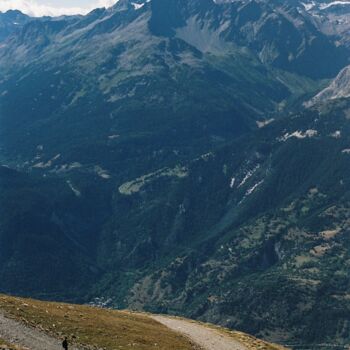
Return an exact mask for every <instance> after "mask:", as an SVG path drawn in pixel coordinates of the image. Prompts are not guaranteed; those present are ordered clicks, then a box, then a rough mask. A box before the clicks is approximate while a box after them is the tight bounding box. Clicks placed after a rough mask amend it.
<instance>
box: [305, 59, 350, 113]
mask: <svg viewBox="0 0 350 350" xmlns="http://www.w3.org/2000/svg"><path fill="white" fill-rule="evenodd" d="M347 97H350V66H347V67H345V68H344V69H342V70H341V72H340V73H339V74H338V75H337V77H336V78H335V79H334V80H333V81H332V82H331V84H330V85H329V86H328V87H326V88H325V89H324V90H322V91H321V92H320V93H318V94H317V95H316V96H315V97H314V98H312V99H311V100H310V101H308V102H307V103H306V104H305V105H306V106H307V107H311V106H314V105H315V104H318V103H323V102H327V101H330V100H335V99H338V98H347Z"/></svg>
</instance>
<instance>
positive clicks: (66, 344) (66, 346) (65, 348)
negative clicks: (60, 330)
mask: <svg viewBox="0 0 350 350" xmlns="http://www.w3.org/2000/svg"><path fill="white" fill-rule="evenodd" d="M62 348H63V349H64V350H68V340H67V337H65V338H64V340H63V342H62Z"/></svg>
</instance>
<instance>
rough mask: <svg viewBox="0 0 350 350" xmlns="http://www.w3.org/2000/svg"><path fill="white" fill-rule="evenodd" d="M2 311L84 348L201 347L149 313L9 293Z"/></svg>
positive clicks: (190, 349)
mask: <svg viewBox="0 0 350 350" xmlns="http://www.w3.org/2000/svg"><path fill="white" fill-rule="evenodd" d="M0 310H1V311H2V312H4V314H5V315H6V316H8V317H11V318H13V319H15V320H18V321H20V322H22V323H24V324H26V325H28V326H30V327H33V328H36V329H38V330H40V331H43V332H45V333H47V334H49V335H51V336H53V337H55V338H57V339H61V338H62V337H63V336H67V337H68V338H69V339H70V342H71V343H73V344H75V345H77V346H79V347H82V348H84V349H104V350H117V349H118V350H119V349H130V347H132V348H134V349H139V350H143V349H144V350H146V349H147V350H150V349H161V350H179V349H181V350H198V347H196V345H195V344H193V343H191V342H190V340H188V339H187V338H185V337H183V336H181V335H180V334H178V333H176V332H173V331H171V330H169V329H168V328H167V327H165V326H163V325H161V324H159V323H158V322H156V321H154V320H152V319H150V318H149V317H147V316H146V315H140V314H134V313H130V312H124V311H115V310H106V309H97V308H93V307H89V306H80V305H69V304H64V303H52V302H43V301H37V300H32V299H22V298H14V297H9V296H5V295H0ZM11 350H12V348H11Z"/></svg>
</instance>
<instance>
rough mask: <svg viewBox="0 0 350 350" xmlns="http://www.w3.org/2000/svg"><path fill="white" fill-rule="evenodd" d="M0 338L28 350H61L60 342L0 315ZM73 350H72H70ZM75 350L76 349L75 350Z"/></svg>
mask: <svg viewBox="0 0 350 350" xmlns="http://www.w3.org/2000/svg"><path fill="white" fill-rule="evenodd" d="M0 338H2V339H4V340H5V341H7V342H9V343H11V344H15V345H19V346H21V347H23V348H27V349H30V350H62V345H61V341H60V340H57V339H55V338H51V337H49V336H48V335H46V334H44V333H42V332H40V331H38V330H36V329H33V328H30V327H26V326H25V325H23V324H21V323H20V322H17V321H15V320H12V319H9V318H7V317H5V316H4V315H3V314H1V313H0ZM72 350H74V349H72ZM75 350H76V349H75Z"/></svg>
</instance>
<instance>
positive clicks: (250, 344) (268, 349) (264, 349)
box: [174, 316, 288, 350]
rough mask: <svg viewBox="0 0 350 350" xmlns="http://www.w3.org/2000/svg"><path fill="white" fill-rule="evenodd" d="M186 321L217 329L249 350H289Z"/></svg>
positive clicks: (208, 324)
mask: <svg viewBox="0 0 350 350" xmlns="http://www.w3.org/2000/svg"><path fill="white" fill-rule="evenodd" d="M174 318H178V319H182V317H175V316H174ZM184 320H186V321H191V322H194V323H198V324H202V325H203V326H204V327H208V328H211V329H215V330H216V331H218V332H219V333H222V334H225V335H226V336H229V337H232V338H233V339H234V340H236V341H239V342H240V343H242V344H243V345H244V346H245V347H246V348H247V349H248V350H287V349H288V348H286V347H284V346H282V345H279V344H274V343H270V342H267V341H264V340H261V339H258V338H256V337H254V336H252V335H249V334H246V333H243V332H238V331H233V330H230V329H228V328H224V327H220V326H216V325H214V324H211V323H203V322H199V321H194V320H188V319H184Z"/></svg>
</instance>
